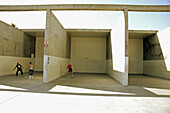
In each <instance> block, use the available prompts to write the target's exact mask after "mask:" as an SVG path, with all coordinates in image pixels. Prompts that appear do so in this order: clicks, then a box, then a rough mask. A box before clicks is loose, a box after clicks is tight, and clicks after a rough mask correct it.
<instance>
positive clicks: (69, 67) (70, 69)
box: [67, 64, 74, 78]
mask: <svg viewBox="0 0 170 113" xmlns="http://www.w3.org/2000/svg"><path fill="white" fill-rule="evenodd" d="M67 69H68V78H70V72H71V76H72V78H74V76H73V70H72V65H71V64H68V66H67Z"/></svg>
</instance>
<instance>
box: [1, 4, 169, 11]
mask: <svg viewBox="0 0 170 113" xmlns="http://www.w3.org/2000/svg"><path fill="white" fill-rule="evenodd" d="M47 9H51V10H103V11H123V10H124V9H127V10H128V11H144V12H170V5H114V4H55V5H0V11H45V10H47Z"/></svg>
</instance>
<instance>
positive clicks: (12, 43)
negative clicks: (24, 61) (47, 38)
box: [0, 21, 35, 57]
mask: <svg viewBox="0 0 170 113" xmlns="http://www.w3.org/2000/svg"><path fill="white" fill-rule="evenodd" d="M0 40H1V41H0V55H2V56H15V57H31V54H35V38H34V37H33V36H30V35H28V34H26V33H24V32H23V31H22V30H19V29H17V28H14V27H12V26H10V25H8V24H6V23H4V22H2V21H0Z"/></svg>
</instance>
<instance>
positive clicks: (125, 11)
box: [123, 9, 129, 56]
mask: <svg viewBox="0 0 170 113" xmlns="http://www.w3.org/2000/svg"><path fill="white" fill-rule="evenodd" d="M123 13H124V17H125V56H128V40H129V38H128V9H124V11H123Z"/></svg>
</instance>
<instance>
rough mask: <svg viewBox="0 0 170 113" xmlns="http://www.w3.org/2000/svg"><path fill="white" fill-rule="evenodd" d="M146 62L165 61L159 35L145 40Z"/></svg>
mask: <svg viewBox="0 0 170 113" xmlns="http://www.w3.org/2000/svg"><path fill="white" fill-rule="evenodd" d="M143 48H144V51H143V54H144V56H143V57H144V60H163V56H162V50H161V47H160V43H159V40H158V37H157V35H156V34H155V35H152V36H150V37H148V38H144V39H143Z"/></svg>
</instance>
